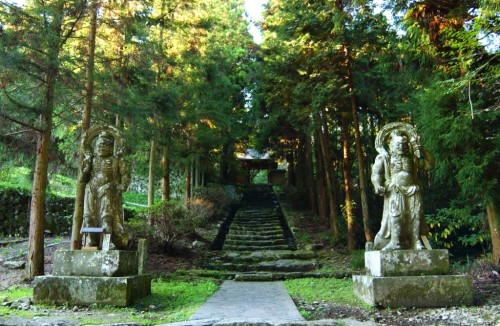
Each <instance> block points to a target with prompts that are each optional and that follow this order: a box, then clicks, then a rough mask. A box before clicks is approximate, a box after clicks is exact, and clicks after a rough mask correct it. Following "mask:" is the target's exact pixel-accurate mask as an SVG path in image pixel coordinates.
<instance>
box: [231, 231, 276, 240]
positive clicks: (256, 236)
mask: <svg viewBox="0 0 500 326" xmlns="http://www.w3.org/2000/svg"><path fill="white" fill-rule="evenodd" d="M277 239H284V237H283V233H281V234H272V235H260V234H228V235H227V237H226V241H227V240H235V241H245V240H250V241H258V240H271V241H272V240H277Z"/></svg>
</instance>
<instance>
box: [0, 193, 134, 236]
mask: <svg viewBox="0 0 500 326" xmlns="http://www.w3.org/2000/svg"><path fill="white" fill-rule="evenodd" d="M30 200H31V194H30V191H28V190H26V189H18V188H3V187H1V188H0V237H27V236H28V230H29V209H30ZM74 207H75V199H74V198H71V197H60V196H56V195H53V194H47V198H46V202H45V230H47V231H50V233H51V235H67V234H71V226H72V223H73V210H74ZM124 211H125V219H128V218H129V217H131V216H133V215H134V214H135V212H134V211H132V210H129V209H125V210H124Z"/></svg>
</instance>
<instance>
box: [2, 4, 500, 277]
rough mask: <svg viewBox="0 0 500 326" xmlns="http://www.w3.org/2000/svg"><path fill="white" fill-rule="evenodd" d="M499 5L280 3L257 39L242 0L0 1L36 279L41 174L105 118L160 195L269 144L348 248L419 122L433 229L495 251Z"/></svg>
mask: <svg viewBox="0 0 500 326" xmlns="http://www.w3.org/2000/svg"><path fill="white" fill-rule="evenodd" d="M381 6H382V7H381ZM381 8H383V10H380V9H381ZM499 12H500V8H499V5H498V3H497V1H494V0H467V1H459V0H455V1H453V0H450V1H430V0H415V1H400V0H388V1H369V0H351V1H348V0H325V1H310V0H286V1H285V0H270V1H269V2H268V3H267V5H266V7H265V10H264V16H263V19H262V21H261V22H260V27H261V29H262V32H263V40H262V43H261V44H256V43H255V42H254V41H253V39H252V37H251V35H250V34H249V32H248V28H249V21H248V19H247V17H246V14H245V10H244V2H243V0H230V1H227V0H224V1H223V0H203V1H202V0H185V1H184V0H142V1H135V0H134V1H133V0H119V1H105V0H89V1H84V0H72V1H63V0H51V1H38V0H27V1H26V3H25V4H24V5H22V6H21V5H17V4H13V3H11V2H7V1H0V52H1V53H0V116H1V117H2V119H1V120H0V164H1V168H2V170H3V171H8V169H9V168H10V167H14V166H23V167H25V168H28V169H29V170H30V171H31V174H32V175H33V178H32V180H31V182H32V190H31V191H32V201H31V207H30V252H31V253H32V254H31V255H30V257H38V258H34V259H35V260H34V261H32V264H31V265H32V267H30V268H31V275H37V274H40V271H39V270H37V267H36V266H38V265H39V264H40V253H38V254H37V250H39V249H37V248H39V247H40V246H41V243H42V242H43V220H44V202H45V194H46V190H47V185H48V184H49V183H50V180H51V178H52V177H54V176H55V175H57V174H63V175H65V176H68V177H71V178H74V179H77V175H78V169H77V167H78V166H79V161H80V160H81V159H82V158H81V153H80V148H79V142H80V140H81V135H82V133H83V132H84V131H85V130H87V129H89V128H90V126H92V125H105V124H110V125H114V126H116V127H117V128H119V129H120V130H121V131H122V132H123V133H124V136H125V138H126V143H127V147H128V150H127V153H125V154H126V158H127V159H128V160H129V161H130V162H132V170H133V183H134V180H135V182H136V186H135V188H134V189H135V191H145V192H147V193H148V194H149V201H148V204H149V205H153V204H154V201H155V193H157V194H159V196H161V198H162V200H169V199H170V198H172V197H183V198H189V197H190V196H191V195H192V192H193V188H195V187H198V186H202V185H205V184H207V183H209V182H216V183H232V182H234V181H235V176H236V174H237V173H238V164H237V161H236V158H235V152H238V151H244V150H245V149H246V148H250V147H253V148H256V149H258V150H262V151H264V150H269V151H270V152H271V153H272V154H273V157H274V158H275V159H276V160H280V161H285V160H286V163H287V164H288V170H287V185H286V188H287V191H288V193H289V194H290V195H291V196H296V198H297V199H298V200H297V203H300V204H302V206H304V207H307V208H309V209H311V210H312V212H313V214H315V215H316V216H318V223H321V224H323V225H325V226H328V227H329V228H330V230H331V233H332V237H333V238H334V239H335V241H337V242H338V243H342V244H344V245H346V246H347V247H348V249H349V250H354V249H356V248H362V247H363V246H364V243H365V242H366V241H372V240H373V233H374V232H376V230H377V228H378V226H379V223H380V216H381V202H380V199H379V198H377V197H376V196H375V195H374V193H373V189H372V187H371V185H370V184H369V182H368V181H367V176H369V175H370V173H371V165H372V164H373V161H374V158H375V156H376V152H375V149H374V146H373V144H374V139H375V136H376V133H377V131H378V130H379V129H380V128H381V126H383V125H384V124H386V123H388V122H394V121H405V122H408V123H410V124H413V125H415V126H416V128H417V129H418V130H419V132H420V133H421V134H422V135H423V137H422V142H423V144H424V145H425V146H426V147H427V148H428V149H429V150H430V151H431V152H432V153H433V154H434V156H435V157H436V169H435V171H433V172H431V173H430V174H428V175H425V176H422V177H423V178H424V179H425V180H426V185H425V201H426V202H425V205H426V208H425V211H426V213H427V221H428V223H429V224H430V226H431V234H430V235H429V238H430V239H431V240H432V241H434V243H435V244H436V245H437V246H441V247H442V246H444V247H448V248H450V249H453V248H456V249H457V251H458V249H459V248H465V247H471V246H475V247H476V248H481V250H482V252H483V253H488V252H492V253H493V259H494V260H495V261H496V262H498V260H499V259H500V218H499V216H498V205H499V196H498V193H499V189H498V171H500V163H499V150H500V140H499V134H498V125H499V121H498V120H499V105H500V85H499V80H500V78H499V77H500V69H499V47H500V35H499V33H500V27H499V26H500V14H499ZM387 17H392V19H391V21H389V20H388V19H387ZM147 180H149V183H147ZM82 191H83V190H82V188H81V185H80V186H78V185H77V188H76V203H77V205H76V207H77V208H76V210H75V215H74V216H75V220H77V219H78V215H79V214H81V212H78V203H79V202H81V200H82V197H81V196H82ZM157 197H158V196H157ZM80 206H81V205H80ZM75 227H77V225H76V226H75V225H74V226H73V232H75ZM74 235H75V233H73V236H74ZM41 255H42V257H43V253H42V254H41ZM42 273H43V271H42Z"/></svg>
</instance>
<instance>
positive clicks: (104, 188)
mask: <svg viewBox="0 0 500 326" xmlns="http://www.w3.org/2000/svg"><path fill="white" fill-rule="evenodd" d="M110 188H111V185H110V184H109V183H108V184H105V185H104V186H102V187H101V188H99V190H98V192H97V193H98V196H99V197H102V196H104V195H105V194H106V193H107V192H108V191H109V189H110Z"/></svg>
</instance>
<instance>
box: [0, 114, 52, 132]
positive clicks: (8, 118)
mask: <svg viewBox="0 0 500 326" xmlns="http://www.w3.org/2000/svg"><path fill="white" fill-rule="evenodd" d="M0 117H2V118H5V119H7V120H9V121H12V122H14V123H17V124H19V125H21V126H23V127H26V128H29V129H31V130H34V131H36V132H43V130H42V129H39V128H37V127H35V126H32V125H30V124H28V123H25V122H22V121H19V120H17V119H15V118H12V117H10V116H8V115H6V114H5V113H0Z"/></svg>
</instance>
